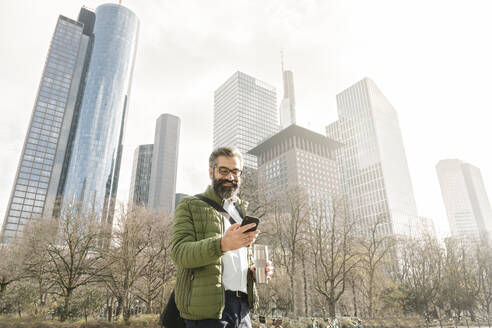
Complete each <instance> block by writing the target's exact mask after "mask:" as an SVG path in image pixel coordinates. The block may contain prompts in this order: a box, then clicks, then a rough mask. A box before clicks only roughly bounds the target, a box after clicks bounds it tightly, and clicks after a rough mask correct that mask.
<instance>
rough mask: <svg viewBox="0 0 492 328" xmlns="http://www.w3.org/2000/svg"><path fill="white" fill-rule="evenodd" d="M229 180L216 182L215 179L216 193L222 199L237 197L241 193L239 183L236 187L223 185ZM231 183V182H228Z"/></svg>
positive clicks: (213, 183)
mask: <svg viewBox="0 0 492 328" xmlns="http://www.w3.org/2000/svg"><path fill="white" fill-rule="evenodd" d="M224 181H227V180H216V179H215V178H214V180H213V182H212V185H213V187H214V190H215V192H216V193H217V195H219V197H220V198H222V199H229V198H231V197H235V196H236V195H237V194H238V192H239V183H238V184H237V185H236V186H224V185H223V184H222V183H223V182H224ZM228 182H229V181H228Z"/></svg>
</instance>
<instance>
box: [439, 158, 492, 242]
mask: <svg viewBox="0 0 492 328" xmlns="http://www.w3.org/2000/svg"><path fill="white" fill-rule="evenodd" d="M436 171H437V177H438V179H439V184H440V186H441V193H442V198H443V200H444V207H445V208H446V213H447V215H448V222H449V228H450V230H451V235H452V236H455V237H459V236H464V237H474V238H476V237H478V236H483V235H484V234H487V235H488V238H490V237H492V235H491V233H492V209H491V207H490V202H489V199H488V197H487V191H486V190H485V185H484V183H483V179H482V175H481V173H480V169H479V168H478V167H475V166H473V165H471V164H468V163H466V162H463V161H461V160H459V159H445V160H442V161H439V163H437V165H436Z"/></svg>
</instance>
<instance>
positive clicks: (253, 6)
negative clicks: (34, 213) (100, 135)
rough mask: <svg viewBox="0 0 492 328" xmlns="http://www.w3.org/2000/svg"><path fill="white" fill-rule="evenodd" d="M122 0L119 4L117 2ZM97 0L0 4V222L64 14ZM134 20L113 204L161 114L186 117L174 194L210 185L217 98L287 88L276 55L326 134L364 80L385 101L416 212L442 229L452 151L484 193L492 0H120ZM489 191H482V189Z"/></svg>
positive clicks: (489, 184) (302, 117) (311, 122)
mask: <svg viewBox="0 0 492 328" xmlns="http://www.w3.org/2000/svg"><path fill="white" fill-rule="evenodd" d="M115 2H116V1H115ZM102 3H104V2H103V1H95V0H86V1H75V0H44V1H39V0H29V1H27V0H1V1H0V45H1V48H0V90H2V91H1V94H0V95H1V109H0V110H1V113H2V115H1V119H0V147H1V148H2V152H0V184H1V186H3V187H2V188H0V215H1V217H2V218H3V217H4V214H5V208H6V207H7V203H8V198H9V195H10V192H11V188H12V184H13V180H14V176H15V172H16V168H17V164H18V160H19V157H20V152H21V149H22V145H23V142H24V137H25V134H26V130H27V127H28V124H29V119H30V116H31V112H32V107H33V104H34V100H35V96H36V93H37V88H38V84H39V80H40V77H41V73H42V70H43V66H44V61H45V58H46V54H47V51H48V47H49V42H50V39H51V37H52V33H53V31H54V28H55V24H56V21H57V17H58V15H59V14H62V15H65V16H68V17H70V18H73V19H76V18H77V15H78V12H79V9H80V7H81V6H83V5H85V6H87V7H89V8H95V7H97V6H98V5H100V4H102ZM123 4H124V5H126V6H127V7H129V8H130V9H132V10H133V11H134V12H135V13H136V14H137V16H138V17H139V18H140V23H141V25H140V40H139V47H138V53H137V61H136V67H135V72H134V79H133V87H132V95H131V102H130V111H129V115H128V121H127V125H126V135H125V141H124V147H125V148H124V149H125V150H124V154H123V162H122V167H121V173H120V184H119V193H118V198H119V199H120V200H122V201H124V200H126V199H127V198H128V189H129V186H130V175H131V166H132V157H133V150H134V149H135V147H137V146H138V145H139V144H145V143H152V142H153V137H154V128H155V120H156V119H157V117H158V116H159V115H160V114H162V113H171V114H174V115H177V116H179V117H180V118H181V141H180V151H179V167H178V181H177V192H184V193H188V194H195V193H198V192H201V191H202V190H203V189H204V188H205V186H206V185H207V184H208V182H209V181H208V173H207V157H208V154H209V152H210V150H211V148H212V119H213V92H214V90H215V89H216V88H217V87H218V86H219V85H220V84H221V83H222V82H224V81H225V80H226V79H227V78H228V77H229V76H230V75H232V74H233V73H234V72H235V71H237V70H240V71H243V72H245V73H247V74H249V75H252V76H254V77H257V78H259V79H261V80H263V81H265V82H267V83H269V84H272V85H274V86H275V87H276V88H277V96H278V99H280V97H281V95H282V89H281V88H282V84H281V71H280V51H281V50H282V49H283V51H284V54H285V64H286V68H287V69H291V70H292V71H293V72H294V79H295V88H296V101H297V107H296V108H297V115H298V122H299V124H300V125H303V126H305V127H307V128H311V129H313V130H315V131H317V132H320V133H323V134H324V127H325V126H326V125H327V124H329V123H331V122H332V121H334V120H336V119H337V114H336V100H335V95H336V94H337V93H339V92H341V91H342V90H344V89H345V88H347V87H349V86H351V85H352V84H354V83H355V82H357V81H359V80H360V79H362V78H363V77H366V76H367V77H370V78H371V79H372V80H374V81H375V82H376V84H377V85H378V87H379V88H380V89H381V91H382V92H383V93H384V94H385V95H386V97H387V98H388V99H389V101H390V102H391V103H392V104H393V106H394V107H395V109H396V111H397V112H398V115H399V120H400V127H401V131H402V134H403V141H404V145H405V150H406V154H407V160H408V164H409V168H410V175H411V178H412V182H413V187H414V191H415V197H416V200H417V205H418V210H419V214H420V215H422V216H427V217H431V218H433V219H434V222H435V224H436V227H437V229H438V230H439V231H440V232H441V234H446V233H447V232H448V226H447V220H446V215H445V211H444V205H443V203H442V198H441V193H440V189H439V184H438V181H437V176H436V174H435V164H436V163H437V162H438V161H439V160H440V159H444V158H459V159H461V160H464V161H467V162H469V163H471V164H473V165H475V166H478V167H479V168H480V169H481V170H482V175H483V178H484V181H485V186H486V188H488V190H489V193H492V154H491V152H490V149H489V147H488V146H489V145H488V142H490V140H491V135H492V133H491V131H490V129H491V127H490V122H489V120H490V117H491V115H490V114H489V112H490V110H491V109H492V100H491V97H490V94H491V92H490V88H491V84H492V83H491V77H492V61H491V59H492V42H491V41H490V40H491V34H492V20H491V19H490V13H491V12H492V2H491V1H489V0H483V1H478V0H466V1H465V0H455V1H453V0H413V1H403V0H387V1H384V0H371V1H367V0H337V1H331V0H329V1H312V0H302V1H301V0H235V1H231V0H222V1H217V0H210V1H203V0H195V1H184V0H181V1H177V0H175V1H164V0H159V1H158V0H123ZM489 198H490V197H489Z"/></svg>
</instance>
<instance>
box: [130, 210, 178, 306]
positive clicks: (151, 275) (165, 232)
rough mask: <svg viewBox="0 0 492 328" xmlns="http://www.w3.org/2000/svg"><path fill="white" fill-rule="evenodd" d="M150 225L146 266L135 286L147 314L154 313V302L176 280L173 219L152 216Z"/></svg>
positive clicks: (145, 254) (145, 251)
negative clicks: (172, 235)
mask: <svg viewBox="0 0 492 328" xmlns="http://www.w3.org/2000/svg"><path fill="white" fill-rule="evenodd" d="M148 224H150V227H149V228H150V230H148V231H147V235H148V238H149V247H147V248H146V249H145V250H144V251H143V256H144V258H145V261H146V265H145V266H144V267H143V269H142V271H141V275H140V278H139V279H138V280H137V282H136V284H135V293H136V296H137V297H138V298H139V299H140V300H141V301H142V302H143V303H144V304H145V305H146V312H147V313H152V309H153V302H154V301H155V300H156V299H157V298H158V297H159V296H160V295H161V292H162V290H163V288H164V286H165V285H166V284H169V283H170V282H171V280H172V279H173V278H174V276H175V272H176V266H175V265H174V263H173V261H172V260H171V232H172V226H173V218H172V217H170V216H157V215H150V217H149V221H148Z"/></svg>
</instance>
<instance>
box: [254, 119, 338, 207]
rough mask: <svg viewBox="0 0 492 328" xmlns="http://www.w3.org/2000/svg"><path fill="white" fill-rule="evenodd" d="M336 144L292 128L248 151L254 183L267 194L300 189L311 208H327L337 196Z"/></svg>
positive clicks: (314, 133)
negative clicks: (255, 174) (252, 157)
mask: <svg viewBox="0 0 492 328" xmlns="http://www.w3.org/2000/svg"><path fill="white" fill-rule="evenodd" d="M340 146H341V144H340V143H338V142H336V141H334V140H331V139H330V138H327V137H325V136H323V135H321V134H319V133H316V132H313V131H310V130H308V129H306V128H303V127H300V126H298V125H295V124H292V125H290V126H289V127H287V128H285V129H283V130H282V131H280V132H278V133H277V134H275V135H274V136H272V137H270V138H268V139H266V140H264V141H263V142H262V143H260V144H259V145H258V146H256V147H255V148H253V149H252V150H250V151H249V153H250V154H253V155H255V156H257V158H258V183H259V187H260V188H263V189H264V190H265V192H266V193H267V194H270V195H272V194H276V195H279V194H283V193H285V192H286V191H287V190H289V189H293V188H295V187H301V188H302V189H303V190H304V191H305V192H306V193H307V199H308V201H309V205H310V206H311V207H312V208H323V209H325V210H327V209H329V208H330V205H331V204H332V200H333V199H334V197H337V196H338V195H340V180H339V174H338V167H337V162H336V159H335V150H336V149H337V148H339V147H340Z"/></svg>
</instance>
